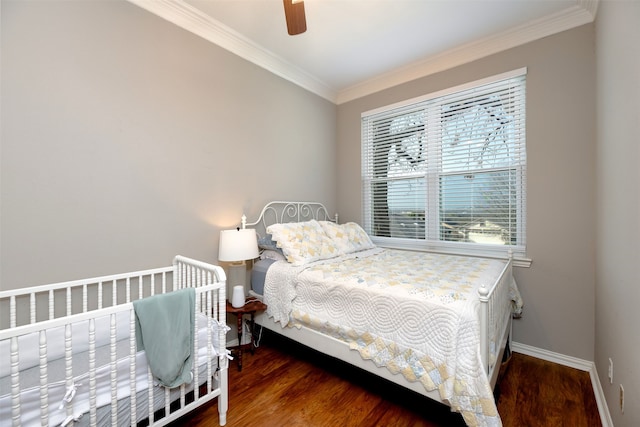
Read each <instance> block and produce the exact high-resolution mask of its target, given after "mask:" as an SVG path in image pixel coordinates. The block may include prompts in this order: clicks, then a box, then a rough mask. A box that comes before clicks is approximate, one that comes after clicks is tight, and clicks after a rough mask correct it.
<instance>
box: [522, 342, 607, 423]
mask: <svg viewBox="0 0 640 427" xmlns="http://www.w3.org/2000/svg"><path fill="white" fill-rule="evenodd" d="M511 350H512V351H514V352H516V353H522V354H526V355H527V356H532V357H536V358H538V359H542V360H546V361H548V362H553V363H557V364H559V365H563V366H568V367H570V368H575V369H579V370H581V371H586V372H589V377H590V378H591V386H592V387H593V394H594V395H595V398H596V404H597V405H598V412H599V413H600V420H601V422H602V427H613V420H612V419H611V413H610V412H609V407H608V406H607V401H606V399H605V397H604V391H603V389H602V384H601V383H600V377H599V376H598V372H597V371H596V364H595V363H594V362H591V361H588V360H584V359H579V358H577V357H572V356H566V355H564V354H560V353H555V352H553V351H549V350H544V349H542V348H537V347H532V346H530V345H526V344H521V343H518V342H511Z"/></svg>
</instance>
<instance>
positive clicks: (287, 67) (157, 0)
mask: <svg viewBox="0 0 640 427" xmlns="http://www.w3.org/2000/svg"><path fill="white" fill-rule="evenodd" d="M128 1H129V2H130V3H133V4H135V5H137V6H139V7H141V8H143V9H145V10H147V11H149V12H151V13H153V14H155V15H157V16H159V17H161V18H163V19H166V20H167V21H169V22H171V23H173V24H175V25H177V26H179V27H181V28H183V29H185V30H187V31H189V32H191V33H193V34H196V35H198V36H200V37H202V38H204V39H205V40H208V41H210V42H212V43H214V44H216V45H218V46H220V47H221V48H223V49H226V50H228V51H230V52H232V53H234V54H236V55H238V56H239V57H241V58H243V59H246V60H247V61H250V62H252V63H254V64H256V65H258V66H260V67H262V68H264V69H266V70H268V71H270V72H272V73H274V74H276V75H277V76H280V77H282V78H284V79H286V80H288V81H290V82H292V83H294V84H296V85H298V86H300V87H302V88H304V89H306V90H308V91H310V92H312V93H314V94H316V95H318V96H320V97H322V98H324V99H327V100H328V101H331V102H333V103H334V104H338V105H339V104H342V103H345V102H349V101H352V100H354V99H357V98H361V97H363V96H367V95H370V94H372V93H376V92H379V91H381V90H384V89H388V88H390V87H393V86H396V85H399V84H402V83H405V82H408V81H411V80H415V79H418V78H421V77H425V76H428V75H430V74H434V73H437V72H441V71H444V70H447V69H451V68H453V67H457V66H459V65H462V64H466V63H469V62H472V61H475V60H477V59H480V58H484V57H486V56H488V55H492V54H495V53H498V52H502V51H504V50H507V49H510V48H513V47H516V46H520V45H523V44H525V43H529V42H531V41H534V40H537V39H540V38H543V37H547V36H550V35H552V34H556V33H559V32H561V31H566V30H569V29H571V28H575V27H578V26H580V25H584V24H587V23H590V22H593V20H594V19H595V15H596V11H597V9H598V2H599V0H576V5H575V6H571V7H569V8H567V9H565V10H563V11H560V12H558V13H556V14H553V15H550V16H547V17H544V18H542V19H538V20H534V21H531V22H529V23H526V24H524V25H521V26H518V27H515V28H512V29H510V30H507V31H504V32H502V33H499V34H496V35H493V36H491V37H486V38H484V39H479V40H476V41H474V42H472V43H468V44H466V45H463V46H461V47H458V48H455V49H451V50H448V51H445V52H442V53H440V54H438V55H435V56H431V57H429V58H427V59H425V60H422V61H418V62H415V63H413V64H409V65H407V66H404V67H401V68H399V69H396V70H393V71H391V72H389V73H385V74H382V75H379V76H376V77H374V78H372V79H369V80H366V81H364V82H362V83H358V84H356V85H353V86H350V87H348V88H345V89H342V90H338V89H335V88H331V87H330V86H329V85H327V84H326V83H324V82H322V81H320V80H319V79H317V78H316V77H314V76H313V75H311V74H309V73H307V72H305V71H304V70H302V69H300V68H298V67H296V66H295V65H293V64H291V63H290V62H288V61H286V60H284V59H283V58H281V57H279V56H277V55H275V54H274V53H273V52H271V51H269V50H266V49H264V48H263V47H261V46H259V45H258V44H256V43H254V42H253V41H251V40H249V39H247V38H246V37H244V36H242V35H241V34H239V33H238V32H236V31H234V30H233V29H231V28H229V27H227V26H226V25H224V24H222V23H221V22H219V21H217V20H215V19H213V18H211V17H210V16H209V15H206V14H205V13H203V12H201V11H200V10H198V9H196V8H195V7H193V6H191V5H189V4H187V3H185V2H184V1H183V0H128Z"/></svg>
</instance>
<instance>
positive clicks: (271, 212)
mask: <svg viewBox="0 0 640 427" xmlns="http://www.w3.org/2000/svg"><path fill="white" fill-rule="evenodd" d="M312 219H315V220H317V221H333V222H335V223H337V222H338V214H335V215H334V216H333V217H331V216H330V215H329V212H328V211H327V208H326V207H325V206H324V205H323V204H322V203H318V202H288V201H273V202H269V203H267V204H266V205H265V206H264V208H262V211H261V212H260V215H259V216H258V219H257V220H256V221H254V222H249V223H248V222H247V217H246V216H245V215H242V228H246V227H247V226H249V227H254V228H256V233H258V235H259V236H264V234H266V229H267V227H268V226H270V225H271V224H282V223H286V222H302V221H311V220H312ZM261 232H264V233H261Z"/></svg>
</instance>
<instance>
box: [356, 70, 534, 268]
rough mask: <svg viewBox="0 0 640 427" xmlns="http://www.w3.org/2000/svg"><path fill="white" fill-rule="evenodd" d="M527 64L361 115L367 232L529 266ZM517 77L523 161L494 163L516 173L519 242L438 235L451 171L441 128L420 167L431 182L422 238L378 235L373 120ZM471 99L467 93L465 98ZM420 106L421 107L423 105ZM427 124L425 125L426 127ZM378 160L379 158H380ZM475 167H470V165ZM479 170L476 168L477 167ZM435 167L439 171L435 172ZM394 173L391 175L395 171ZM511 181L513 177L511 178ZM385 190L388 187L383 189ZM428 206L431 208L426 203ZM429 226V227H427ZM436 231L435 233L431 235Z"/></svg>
mask: <svg viewBox="0 0 640 427" xmlns="http://www.w3.org/2000/svg"><path fill="white" fill-rule="evenodd" d="M526 74H527V69H526V68H520V69H517V70H513V71H509V72H506V73H502V74H498V75H495V76H491V77H487V78H484V79H480V80H476V81H473V82H469V83H465V84H462V85H459V86H455V87H452V88H448V89H445V90H441V91H437V92H434V93H430V94H427V95H423V96H420V97H417V98H413V99H409V100H406V101H402V102H398V103H394V104H391V105H387V106H384V107H380V108H376V109H374V110H370V111H366V112H363V113H362V115H361V148H362V169H361V177H362V198H363V199H362V202H363V205H362V206H363V212H362V216H363V227H364V229H365V230H366V231H367V232H368V233H369V235H370V237H371V240H372V241H373V242H374V243H375V244H376V245H378V246H382V247H390V248H399V249H412V250H425V251H434V252H442V253H451V254H460V255H475V256H484V257H496V258H504V257H505V256H509V257H513V258H514V264H515V265H518V266H525V267H528V266H530V264H531V260H530V259H529V258H527V256H526V169H527V166H526V135H525V129H524V126H525V122H526ZM514 78H516V79H519V78H522V80H523V81H522V84H521V86H519V87H518V90H520V91H522V93H521V94H519V96H522V100H521V104H520V105H519V107H518V108H520V109H521V111H519V115H520V116H521V117H520V118H519V120H520V126H521V128H522V132H521V135H520V138H519V141H518V144H519V145H518V147H520V148H521V150H522V153H521V154H519V155H520V156H521V158H520V157H519V160H520V162H519V163H517V164H516V165H509V166H501V167H499V168H495V169H494V171H496V172H497V171H500V172H507V173H510V171H515V173H516V177H517V178H516V186H517V187H518V189H519V190H517V191H516V196H515V197H516V205H517V208H516V215H517V218H516V221H515V223H516V228H517V232H516V234H517V239H518V242H517V244H516V245H496V244H482V243H470V242H455V241H447V240H442V237H441V236H440V233H441V227H440V212H441V209H442V206H441V202H440V200H439V198H440V195H441V184H440V183H441V180H442V177H445V176H451V174H452V173H451V172H450V171H449V172H446V171H444V170H443V168H442V164H441V156H442V151H443V150H442V147H443V139H444V138H443V136H442V134H441V133H439V132H436V133H437V134H438V136H437V137H436V138H431V137H427V142H426V150H427V151H428V155H427V156H426V161H425V163H432V164H431V165H429V166H427V167H426V169H427V170H428V171H427V172H418V173H416V175H417V176H419V177H420V178H421V179H422V178H424V179H425V185H426V186H428V187H430V189H429V188H427V190H426V195H425V197H426V198H427V199H428V200H425V204H426V205H425V218H424V220H423V221H424V228H425V235H424V237H422V238H402V237H383V236H376V235H374V233H373V232H372V227H373V216H374V212H375V208H374V206H373V205H374V200H373V198H372V197H373V196H372V194H373V183H374V182H376V177H375V176H374V171H373V169H374V166H373V164H374V160H373V159H374V158H375V156H374V154H373V153H372V152H373V151H374V149H375V147H374V145H373V143H372V142H370V138H369V136H370V135H373V134H374V132H373V130H372V128H371V127H367V126H372V123H373V122H374V119H373V118H374V117H376V116H380V115H385V114H389V115H391V114H393V113H398V114H402V112H403V111H404V110H407V111H408V110H410V109H411V108H415V107H414V106H416V104H428V103H429V102H434V103H436V105H438V104H437V102H438V100H439V99H446V98H447V97H449V96H451V95H454V96H455V95H456V94H460V93H462V94H465V92H467V93H468V95H467V96H468V97H471V96H473V94H474V93H475V92H482V91H483V89H484V90H486V88H487V86H488V85H491V84H499V83H500V82H502V81H505V80H511V79H514ZM461 99H467V98H461ZM421 108H422V107H421ZM423 108H424V111H425V113H426V115H427V119H426V120H425V123H428V121H429V120H432V119H435V121H434V123H438V125H437V126H438V127H440V123H441V122H442V117H441V116H440V113H434V112H433V109H432V107H430V106H425V107H423ZM407 114H408V113H407ZM426 127H427V126H424V128H425V129H426ZM378 161H379V160H378ZM433 162H436V163H437V165H436V166H434V165H433ZM473 169H474V168H472V167H470V170H473ZM476 170H477V169H476ZM434 171H436V172H435V173H434ZM478 172H482V173H484V172H491V170H490V169H487V170H481V171H477V172H476V173H478ZM391 179H393V177H391ZM402 179H403V180H406V179H408V177H407V176H403V177H402ZM389 180H390V179H389V177H385V179H384V180H382V181H383V182H388V181H389ZM509 182H511V181H509ZM385 191H387V190H385ZM428 206H430V209H427V207H428ZM429 227H430V228H431V229H429ZM433 236H436V238H435V239H434V238H429V237H433Z"/></svg>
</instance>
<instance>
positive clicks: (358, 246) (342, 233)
mask: <svg viewBox="0 0 640 427" xmlns="http://www.w3.org/2000/svg"><path fill="white" fill-rule="evenodd" d="M320 226H321V227H322V228H323V230H324V232H325V233H326V234H327V236H329V238H330V239H331V241H332V242H333V243H334V245H335V246H336V247H337V248H338V251H339V252H340V254H341V255H342V254H350V253H352V252H357V251H362V250H365V249H372V248H375V247H376V246H375V245H374V244H373V242H372V241H371V239H370V238H369V235H368V234H367V233H366V232H365V231H364V230H363V229H362V227H360V225H358V224H356V223H355V222H347V223H345V224H336V223H334V222H331V221H320Z"/></svg>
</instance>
